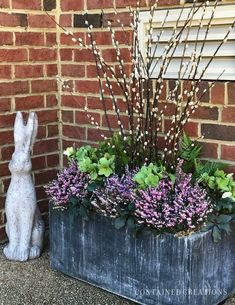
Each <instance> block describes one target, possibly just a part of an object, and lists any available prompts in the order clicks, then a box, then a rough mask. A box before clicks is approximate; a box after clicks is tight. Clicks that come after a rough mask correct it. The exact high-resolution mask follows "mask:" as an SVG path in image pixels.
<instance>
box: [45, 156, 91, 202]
mask: <svg viewBox="0 0 235 305" xmlns="http://www.w3.org/2000/svg"><path fill="white" fill-rule="evenodd" d="M89 182H90V178H89V176H88V175H87V174H85V173H82V172H81V171H80V170H79V169H78V166H77V163H76V162H75V161H73V162H72V163H71V164H70V165H69V167H67V168H63V169H62V170H61V171H60V172H59V173H58V175H57V179H55V180H53V181H52V182H50V183H49V184H48V185H46V186H45V190H46V193H47V195H48V196H49V197H50V198H51V200H52V201H53V203H54V205H56V206H66V205H67V204H68V202H69V199H70V198H71V196H75V197H77V198H79V199H81V200H82V199H84V198H86V197H87V195H88V191H87V186H88V184H89Z"/></svg>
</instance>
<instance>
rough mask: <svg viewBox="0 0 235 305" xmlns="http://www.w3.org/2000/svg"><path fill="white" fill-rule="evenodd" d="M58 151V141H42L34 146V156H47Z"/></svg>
mask: <svg viewBox="0 0 235 305" xmlns="http://www.w3.org/2000/svg"><path fill="white" fill-rule="evenodd" d="M57 150H58V139H51V140H41V141H37V142H36V143H35V144H34V148H33V153H34V155H40V154H46V153H49V152H54V151H57Z"/></svg>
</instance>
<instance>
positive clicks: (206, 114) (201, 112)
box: [191, 106, 219, 120]
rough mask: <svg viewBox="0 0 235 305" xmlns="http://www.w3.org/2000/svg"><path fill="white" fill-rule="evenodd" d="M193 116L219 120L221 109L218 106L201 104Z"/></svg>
mask: <svg viewBox="0 0 235 305" xmlns="http://www.w3.org/2000/svg"><path fill="white" fill-rule="evenodd" d="M191 117H192V118H195V119H201V120H218V117H219V111H218V108H217V107H207V106H199V107H198V108H197V109H196V111H195V113H194V114H192V115H191Z"/></svg>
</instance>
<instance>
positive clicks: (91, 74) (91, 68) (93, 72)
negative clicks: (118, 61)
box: [86, 64, 102, 78]
mask: <svg viewBox="0 0 235 305" xmlns="http://www.w3.org/2000/svg"><path fill="white" fill-rule="evenodd" d="M86 71H87V72H86V73H87V77H88V78H97V68H96V65H91V64H87V66H86ZM99 71H100V69H99ZM100 75H102V73H100Z"/></svg>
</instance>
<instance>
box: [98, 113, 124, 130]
mask: <svg viewBox="0 0 235 305" xmlns="http://www.w3.org/2000/svg"><path fill="white" fill-rule="evenodd" d="M108 118H109V123H110V126H111V128H115V129H119V125H118V119H117V116H116V115H113V114H109V115H108ZM121 123H122V125H123V126H124V129H128V127H129V119H128V116H124V115H122V116H121ZM102 126H104V127H108V124H107V120H106V118H105V115H103V116H102Z"/></svg>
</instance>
